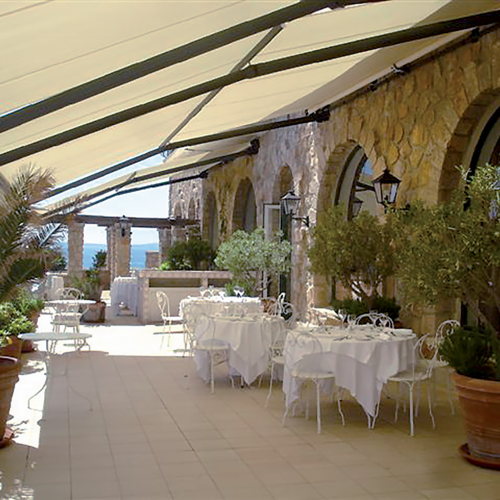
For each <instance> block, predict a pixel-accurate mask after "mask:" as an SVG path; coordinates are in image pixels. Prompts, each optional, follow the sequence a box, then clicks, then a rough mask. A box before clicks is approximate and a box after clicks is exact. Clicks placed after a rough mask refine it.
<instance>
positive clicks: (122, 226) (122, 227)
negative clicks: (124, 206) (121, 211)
mask: <svg viewBox="0 0 500 500" xmlns="http://www.w3.org/2000/svg"><path fill="white" fill-rule="evenodd" d="M119 223H120V231H121V235H122V238H125V236H126V234H127V229H128V227H129V223H130V219H128V218H127V217H125V215H122V216H121V217H120V220H119Z"/></svg>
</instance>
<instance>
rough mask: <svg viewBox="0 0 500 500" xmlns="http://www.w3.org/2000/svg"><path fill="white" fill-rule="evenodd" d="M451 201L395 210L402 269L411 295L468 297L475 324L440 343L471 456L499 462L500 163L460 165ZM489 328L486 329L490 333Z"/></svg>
mask: <svg viewBox="0 0 500 500" xmlns="http://www.w3.org/2000/svg"><path fill="white" fill-rule="evenodd" d="M461 172H462V179H463V186H462V189H457V190H455V192H454V193H453V196H452V197H451V199H450V201H448V202H446V203H441V204H438V205H432V206H427V205H425V204H423V203H420V202H416V203H414V204H412V206H411V207H409V209H408V210H407V211H400V212H398V213H396V214H395V219H396V221H397V222H396V224H395V225H396V228H397V233H398V237H397V238H396V241H395V247H396V249H397V257H398V260H399V263H398V270H397V275H398V277H399V279H400V282H401V285H402V291H403V294H404V297H405V298H406V299H405V300H406V302H411V303H413V304H416V305H438V304H439V303H441V302H442V301H443V300H446V299H448V300H450V299H453V300H457V301H460V302H462V303H463V304H466V306H467V308H468V310H469V312H471V313H472V314H473V315H474V317H475V318H476V321H477V323H478V327H477V328H472V329H464V328H461V329H458V330H456V331H455V332H454V333H453V334H452V335H451V336H450V337H449V338H447V339H446V340H445V342H444V344H443V346H442V349H441V352H442V355H443V357H444V358H445V359H446V360H447V361H448V362H449V364H450V365H451V366H452V367H453V368H454V369H455V373H454V374H453V380H454V382H455V387H456V389H457V391H458V395H459V400H460V403H461V407H462V410H463V413H464V416H465V426H466V432H467V445H464V446H462V447H461V451H462V453H463V454H464V456H465V457H466V458H467V459H469V460H470V461H472V462H474V463H477V464H480V465H483V466H489V467H496V468H500V370H499V369H498V365H499V363H500V349H499V348H498V344H499V340H498V331H499V327H500V324H499V320H498V319H499V318H500V280H499V276H500V218H499V215H500V212H499V206H500V203H499V202H500V191H499V189H500V171H499V169H498V167H494V166H491V165H485V166H482V167H478V168H477V169H476V171H475V172H474V173H473V174H472V173H470V172H468V171H467V170H465V169H462V170H461ZM488 332H489V333H488Z"/></svg>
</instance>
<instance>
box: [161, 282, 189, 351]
mask: <svg viewBox="0 0 500 500" xmlns="http://www.w3.org/2000/svg"><path fill="white" fill-rule="evenodd" d="M156 299H157V300H158V307H159V308H160V313H161V319H162V321H163V329H162V331H161V335H162V338H161V343H160V348H161V347H162V346H163V340H164V338H165V335H168V340H167V346H169V345H170V335H172V334H177V333H181V334H184V325H183V324H182V322H183V319H182V316H172V315H171V313H170V301H169V299H168V295H167V294H166V293H165V292H162V291H161V290H159V291H158V292H156ZM172 323H174V324H172ZM179 323H180V324H179ZM184 348H185V350H186V342H184Z"/></svg>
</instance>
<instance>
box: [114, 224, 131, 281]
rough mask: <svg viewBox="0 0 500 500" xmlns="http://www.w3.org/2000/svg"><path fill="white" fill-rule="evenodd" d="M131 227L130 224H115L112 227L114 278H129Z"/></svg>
mask: <svg viewBox="0 0 500 500" xmlns="http://www.w3.org/2000/svg"><path fill="white" fill-rule="evenodd" d="M122 226H124V227H122ZM131 227H132V225H131V224H130V223H125V224H123V223H122V222H117V223H116V224H115V226H114V228H115V235H116V236H115V238H116V239H115V241H116V276H130V243H131V240H132V232H131Z"/></svg>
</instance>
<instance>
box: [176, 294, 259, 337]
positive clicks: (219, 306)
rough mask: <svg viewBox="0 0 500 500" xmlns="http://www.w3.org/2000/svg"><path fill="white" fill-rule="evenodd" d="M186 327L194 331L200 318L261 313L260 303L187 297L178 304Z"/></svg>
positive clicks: (219, 298) (241, 299)
mask: <svg viewBox="0 0 500 500" xmlns="http://www.w3.org/2000/svg"><path fill="white" fill-rule="evenodd" d="M179 311H180V315H181V316H182V317H183V318H184V322H185V324H186V327H187V328H188V329H190V330H191V331H192V332H195V331H196V328H197V326H198V321H199V319H200V317H201V316H216V315H225V316H248V315H254V314H258V313H261V312H262V302H261V301H260V299H259V298H255V297H241V298H238V297H224V298H222V297H209V298H204V297H187V298H185V299H183V300H182V301H181V302H180V304H179Z"/></svg>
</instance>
